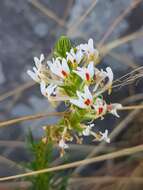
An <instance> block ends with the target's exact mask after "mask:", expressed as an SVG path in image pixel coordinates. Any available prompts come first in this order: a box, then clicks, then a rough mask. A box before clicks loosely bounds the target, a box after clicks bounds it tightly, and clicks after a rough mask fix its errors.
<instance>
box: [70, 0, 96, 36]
mask: <svg viewBox="0 0 143 190" xmlns="http://www.w3.org/2000/svg"><path fill="white" fill-rule="evenodd" d="M97 2H98V0H93V2H92V4H91V6H90V7H89V8H88V9H87V10H86V11H85V13H84V14H83V15H82V16H81V17H80V18H78V19H77V22H74V23H72V24H71V25H70V26H69V27H68V30H67V35H69V36H70V34H72V33H73V32H74V31H75V30H76V29H77V27H78V26H79V25H80V24H81V23H82V22H83V21H84V20H85V18H86V17H87V16H88V15H89V14H91V11H92V10H93V9H94V7H95V6H96V4H97Z"/></svg>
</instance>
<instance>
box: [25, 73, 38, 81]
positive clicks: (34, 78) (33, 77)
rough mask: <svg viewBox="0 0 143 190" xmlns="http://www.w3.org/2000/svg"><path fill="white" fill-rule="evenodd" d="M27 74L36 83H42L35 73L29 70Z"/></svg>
mask: <svg viewBox="0 0 143 190" xmlns="http://www.w3.org/2000/svg"><path fill="white" fill-rule="evenodd" d="M27 74H28V75H29V76H30V77H31V78H32V79H33V80H34V81H36V82H40V79H39V78H38V76H37V75H36V74H35V73H34V72H33V71H30V70H28V71H27Z"/></svg>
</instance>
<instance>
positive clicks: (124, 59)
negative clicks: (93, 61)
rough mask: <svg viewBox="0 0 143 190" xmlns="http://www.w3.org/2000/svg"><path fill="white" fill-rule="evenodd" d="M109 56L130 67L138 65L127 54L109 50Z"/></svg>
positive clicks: (134, 67) (133, 67)
mask: <svg viewBox="0 0 143 190" xmlns="http://www.w3.org/2000/svg"><path fill="white" fill-rule="evenodd" d="M108 55H109V56H111V57H112V58H114V59H116V60H117V61H119V62H120V63H121V64H126V65H127V66H128V67H130V68H132V69H136V68H137V67H138V65H137V64H135V63H134V62H133V61H132V60H131V59H130V58H129V56H128V55H123V54H117V53H115V52H109V53H108Z"/></svg>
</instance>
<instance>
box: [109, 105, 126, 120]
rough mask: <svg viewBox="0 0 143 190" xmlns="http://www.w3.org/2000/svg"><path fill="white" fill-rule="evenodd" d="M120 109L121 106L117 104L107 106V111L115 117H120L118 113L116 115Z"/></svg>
mask: <svg viewBox="0 0 143 190" xmlns="http://www.w3.org/2000/svg"><path fill="white" fill-rule="evenodd" d="M120 108H122V105H121V104H118V103H115V104H110V105H108V106H107V109H108V111H109V112H110V113H111V114H113V115H115V116H116V117H120V116H119V115H118V113H117V110H118V109H120Z"/></svg>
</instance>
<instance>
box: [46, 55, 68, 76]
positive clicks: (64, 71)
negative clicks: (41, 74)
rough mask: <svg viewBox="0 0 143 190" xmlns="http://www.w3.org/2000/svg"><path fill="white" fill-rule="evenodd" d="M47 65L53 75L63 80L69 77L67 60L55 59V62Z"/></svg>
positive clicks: (49, 62)
mask: <svg viewBox="0 0 143 190" xmlns="http://www.w3.org/2000/svg"><path fill="white" fill-rule="evenodd" d="M47 64H48V66H49V68H50V70H51V71H52V73H54V74H55V75H57V76H59V77H61V78H62V79H65V78H66V77H68V75H69V73H70V69H69V66H68V63H67V60H66V59H65V58H62V59H61V58H56V59H53V61H48V62H47Z"/></svg>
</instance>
